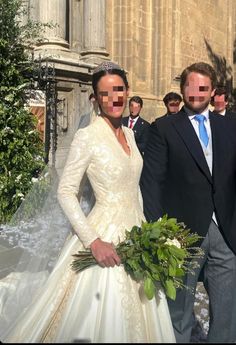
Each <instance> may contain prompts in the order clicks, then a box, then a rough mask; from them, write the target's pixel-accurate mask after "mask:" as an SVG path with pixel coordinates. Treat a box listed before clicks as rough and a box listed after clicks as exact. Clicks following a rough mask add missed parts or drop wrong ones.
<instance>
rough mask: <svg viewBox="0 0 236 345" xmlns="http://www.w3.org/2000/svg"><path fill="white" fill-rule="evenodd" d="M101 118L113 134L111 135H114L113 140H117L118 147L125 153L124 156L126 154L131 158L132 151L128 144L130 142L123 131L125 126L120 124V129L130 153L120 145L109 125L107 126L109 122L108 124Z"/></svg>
mask: <svg viewBox="0 0 236 345" xmlns="http://www.w3.org/2000/svg"><path fill="white" fill-rule="evenodd" d="M101 120H102V121H103V122H105V125H106V126H107V127H108V128H109V130H110V132H111V133H112V135H113V137H114V140H115V141H116V142H117V144H118V146H119V147H120V149H121V150H122V151H123V153H124V154H125V156H126V157H127V158H131V153H132V151H131V145H130V142H129V140H128V138H127V136H126V133H125V126H124V125H121V128H122V130H123V133H124V136H125V140H126V143H127V145H128V147H129V150H130V154H128V153H127V152H126V151H125V150H124V148H123V146H122V145H121V143H120V142H119V141H118V139H117V137H116V135H115V133H114V132H113V130H112V129H111V127H110V126H109V124H108V123H107V122H106V121H105V120H104V119H103V118H102V117H101Z"/></svg>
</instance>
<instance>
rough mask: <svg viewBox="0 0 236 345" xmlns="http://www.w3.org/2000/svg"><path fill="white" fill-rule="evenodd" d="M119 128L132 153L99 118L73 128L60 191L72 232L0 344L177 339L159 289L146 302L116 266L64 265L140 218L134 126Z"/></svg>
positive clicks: (117, 235) (117, 236)
mask: <svg viewBox="0 0 236 345" xmlns="http://www.w3.org/2000/svg"><path fill="white" fill-rule="evenodd" d="M123 130H124V133H125V136H126V139H127V142H128V145H129V147H130V155H128V154H127V153H126V152H125V151H124V150H123V148H122V146H121V145H120V144H119V142H118V140H117V138H116V137H115V134H114V133H113V131H112V129H111V128H110V127H109V125H108V124H107V123H106V122H105V120H104V119H103V118H101V117H98V118H97V119H96V120H95V121H94V122H93V123H92V124H91V125H89V126H88V127H86V128H83V129H80V130H78V131H77V133H76V135H75V137H74V140H73V142H72V145H71V148H70V152H69V156H68V160H67V163H66V166H65V168H64V172H63V175H62V178H61V181H60V185H59V190H58V198H59V202H60V204H61V206H62V208H63V210H64V212H65V214H66V215H67V217H68V218H69V220H70V222H71V224H72V226H73V228H74V230H75V234H72V235H70V236H69V238H68V239H67V241H66V243H65V245H64V247H63V250H62V252H61V254H60V257H59V259H58V262H57V264H56V266H55V268H54V270H53V271H52V273H51V274H50V275H49V277H48V279H47V282H46V284H44V287H43V289H42V290H41V292H40V296H37V298H36V299H35V300H34V302H33V303H32V304H31V306H30V307H28V310H27V311H26V312H25V313H24V315H23V317H22V319H21V320H20V322H18V323H17V325H16V326H15V327H14V329H13V330H12V331H11V334H10V335H8V337H7V338H6V339H1V340H2V341H3V342H6V343H8V342H16V343H20V342H22V343H24V342H25V343H34V342H48V343H61V342H65V343H71V342H95V343H96V342H97V343H98V342H103V343H105V342H110V343H115V342H120V343H126V342H127V343H129V342H130V343H131V342H134V343H136V342H138V343H139V342H144V343H145V342H146V343H150V342H154V343H165V342H175V336H174V332H173V328H172V324H171V319H170V315H169V311H168V305H167V301H166V298H165V295H164V293H163V292H162V290H161V289H160V290H159V292H158V293H157V295H156V298H153V299H152V300H151V301H149V300H148V299H147V298H146V297H145V295H144V292H143V287H142V284H139V283H137V282H135V281H134V280H132V279H131V277H130V276H129V275H127V274H126V272H125V270H124V268H123V266H122V265H121V266H119V267H118V266H115V267H113V268H101V267H100V266H98V265H96V266H94V267H92V268H88V269H86V270H84V271H83V272H81V273H79V274H77V273H75V272H74V271H73V270H72V269H71V267H70V265H71V262H72V260H73V257H72V254H75V253H76V252H77V251H78V250H83V249H84V248H87V247H88V246H89V244H90V243H91V242H92V241H93V240H94V239H96V238H97V237H100V238H101V239H102V240H104V241H107V242H113V243H114V244H115V245H116V244H117V243H118V242H119V241H122V240H124V238H125V230H126V229H127V230H129V229H131V228H132V227H133V226H134V225H140V224H141V222H142V221H143V220H145V219H144V215H143V211H142V198H141V193H140V190H139V178H140V174H141V169H142V158H141V155H140V153H139V151H138V149H137V147H136V144H135V140H134V135H133V132H132V130H130V129H129V128H126V127H123ZM85 171H86V172H87V175H88V178H89V180H90V182H91V185H92V188H93V190H94V193H95V198H96V203H95V206H94V207H93V209H92V211H91V212H90V214H89V215H88V217H87V218H86V217H85V215H84V214H83V212H82V210H81V207H80V204H79V202H78V199H77V195H78V190H79V187H80V182H81V179H82V177H83V175H84V173H85ZM48 231H50V229H48ZM58 232H60V228H59V229H58ZM76 233H77V234H76Z"/></svg>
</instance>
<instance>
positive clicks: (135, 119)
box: [129, 115, 139, 122]
mask: <svg viewBox="0 0 236 345" xmlns="http://www.w3.org/2000/svg"><path fill="white" fill-rule="evenodd" d="M138 118H139V115H138V116H136V117H135V118H134V119H133V118H132V117H131V116H129V120H134V121H135V122H136V121H137V120H138Z"/></svg>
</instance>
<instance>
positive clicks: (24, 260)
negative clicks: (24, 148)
mask: <svg viewBox="0 0 236 345" xmlns="http://www.w3.org/2000/svg"><path fill="white" fill-rule="evenodd" d="M92 116H94V112H93V111H90V112H89V113H87V114H85V115H83V116H80V117H79V119H78V120H79V123H78V124H77V125H76V126H75V127H76V128H75V130H77V129H78V128H82V127H85V126H86V125H88V124H89V123H90V122H91V120H92V118H91V117H92ZM74 132H75V131H74ZM73 136H74V133H73V134H72V135H71V138H70V139H71V141H72V139H73ZM58 182H59V176H58V174H57V171H56V169H55V168H54V167H50V166H48V167H46V168H45V170H44V171H43V173H42V174H41V177H40V178H39V179H38V181H35V183H34V186H33V188H32V189H31V190H30V192H29V193H28V194H27V196H26V197H25V200H24V201H23V202H22V204H21V206H20V207H19V209H18V210H17V212H16V213H15V215H14V216H13V218H12V219H11V221H10V222H9V223H8V224H6V225H2V226H0V340H2V339H4V338H5V337H6V336H7V335H8V334H9V332H10V330H11V329H12V328H13V327H14V325H15V323H16V322H17V320H18V319H19V318H21V317H22V314H23V313H24V311H25V310H27V306H29V305H30V303H31V302H32V301H33V300H34V299H35V297H36V296H37V294H38V293H40V289H41V288H42V287H43V286H44V285H45V282H46V281H47V278H48V276H49V274H50V272H51V271H52V270H53V268H54V266H55V264H56V262H57V260H58V257H59V255H60V252H61V249H62V247H63V246H64V244H65V242H66V241H67V240H68V239H69V238H70V237H71V236H72V234H73V230H72V227H71V225H70V223H69V221H68V220H67V218H66V216H65V215H64V213H63V211H62V209H61V207H60V205H59V203H58V201H57V187H58ZM78 198H79V200H80V204H81V207H82V209H83V211H84V213H85V214H88V213H89V212H90V210H91V208H92V206H93V204H94V196H93V192H92V189H91V186H90V184H89V182H88V179H87V178H86V176H85V177H84V179H83V181H82V183H81V188H80V195H79V196H78Z"/></svg>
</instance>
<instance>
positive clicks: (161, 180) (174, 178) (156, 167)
mask: <svg viewBox="0 0 236 345" xmlns="http://www.w3.org/2000/svg"><path fill="white" fill-rule="evenodd" d="M209 119H210V126H211V132H212V150H213V163H212V175H211V173H210V170H209V168H208V165H207V162H206V159H205V156H204V153H203V150H202V147H201V144H200V142H199V139H198V137H197V135H196V132H195V130H194V128H193V126H192V124H191V122H190V121H189V119H188V116H187V114H186V113H185V112H184V110H183V109H182V110H181V111H180V112H179V113H177V114H175V116H169V117H165V118H163V119H159V120H158V121H155V122H153V123H152V124H151V129H150V135H149V141H148V143H147V146H146V150H145V156H144V167H143V172H142V176H141V183H140V185H141V191H142V195H143V201H144V213H145V216H146V218H147V220H148V221H155V220H157V219H158V218H159V217H160V216H162V215H163V214H166V213H167V214H168V216H169V217H175V218H177V220H178V221H183V222H184V223H185V224H186V225H187V227H189V228H190V229H191V230H192V231H193V232H197V233H198V234H200V235H201V236H205V235H206V233H207V231H208V228H209V225H210V222H211V219H212V214H213V211H214V212H215V214H216V219H217V223H218V226H219V229H220V230H221V232H222V233H223V235H224V237H225V239H226V241H227V243H228V244H229V246H230V247H231V248H232V250H234V252H236V121H232V120H231V119H229V118H227V117H225V116H221V115H217V114H214V113H211V112H210V113H209Z"/></svg>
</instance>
